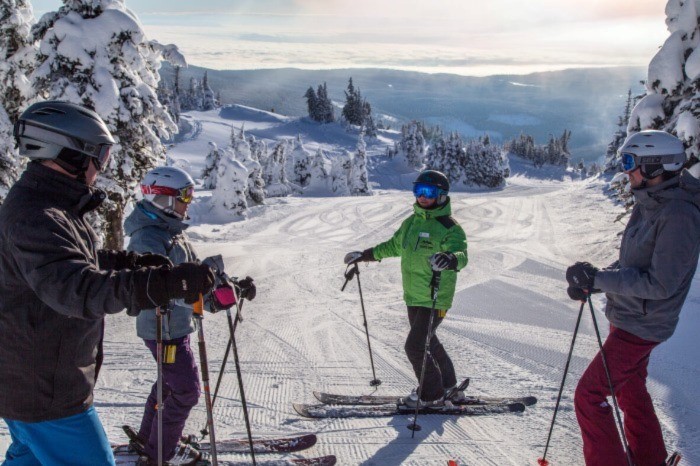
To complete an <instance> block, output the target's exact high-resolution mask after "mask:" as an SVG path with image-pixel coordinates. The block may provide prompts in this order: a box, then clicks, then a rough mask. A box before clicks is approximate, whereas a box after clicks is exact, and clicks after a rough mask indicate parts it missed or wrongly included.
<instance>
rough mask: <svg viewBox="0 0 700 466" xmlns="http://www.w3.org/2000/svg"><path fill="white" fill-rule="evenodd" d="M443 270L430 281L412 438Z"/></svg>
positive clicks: (417, 428) (436, 272) (416, 420)
mask: <svg viewBox="0 0 700 466" xmlns="http://www.w3.org/2000/svg"><path fill="white" fill-rule="evenodd" d="M441 275H442V273H441V272H438V271H435V270H434V271H433V278H432V280H431V281H430V286H431V288H432V295H433V305H432V306H431V308H430V319H429V320H428V333H427V335H426V337H425V347H424V348H423V364H422V365H421V369H420V380H419V381H418V392H417V393H416V394H417V395H418V400H417V401H416V412H415V414H414V415H413V422H412V423H411V424H409V425H408V426H407V427H408V428H409V429H411V430H412V431H413V432H411V438H413V437H414V436H415V435H416V431H417V430H420V429H421V427H420V426H419V425H418V411H419V408H420V397H421V394H422V391H423V380H424V379H425V365H426V364H427V362H428V353H430V340H431V339H432V337H433V320H434V319H435V306H436V305H437V298H438V291H439V290H440V276H441Z"/></svg>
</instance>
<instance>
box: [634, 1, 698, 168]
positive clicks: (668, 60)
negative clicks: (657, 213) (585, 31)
mask: <svg viewBox="0 0 700 466" xmlns="http://www.w3.org/2000/svg"><path fill="white" fill-rule="evenodd" d="M698 7H700V5H699V4H698V2H697V1H691V0H669V1H668V3H667V5H666V25H667V27H668V30H669V32H670V33H671V35H670V36H669V37H668V39H666V42H665V43H664V45H663V46H662V47H661V49H660V50H659V51H658V52H657V53H656V55H655V56H654V58H652V60H651V62H650V63H649V71H648V78H647V81H646V91H647V92H646V96H644V97H643V98H642V100H640V101H639V103H637V105H636V106H635V107H634V110H633V111H632V115H631V116H630V121H629V125H628V127H627V134H628V135H629V134H632V133H636V132H638V131H641V130H644V129H659V130H663V131H667V132H669V133H672V134H675V135H676V136H678V138H680V139H681V140H682V141H683V143H684V144H685V146H686V154H687V155H688V157H689V158H692V159H698V158H700V24H699V22H698V14H699V13H700V12H699V11H698Z"/></svg>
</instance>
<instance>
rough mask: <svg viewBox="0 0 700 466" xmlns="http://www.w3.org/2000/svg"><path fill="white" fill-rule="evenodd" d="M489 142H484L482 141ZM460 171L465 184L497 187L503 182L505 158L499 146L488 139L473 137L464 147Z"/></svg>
mask: <svg viewBox="0 0 700 466" xmlns="http://www.w3.org/2000/svg"><path fill="white" fill-rule="evenodd" d="M485 141H486V142H489V144H484V142H485ZM462 160H463V165H462V171H463V180H464V183H465V184H467V185H478V186H485V187H487V188H498V187H501V186H503V185H504V184H505V181H506V180H505V178H506V166H507V163H506V160H505V158H504V157H503V152H502V150H501V148H500V147H498V146H497V145H494V144H490V141H489V140H488V139H474V140H471V141H469V143H468V144H467V145H466V146H465V148H464V158H463V159H462Z"/></svg>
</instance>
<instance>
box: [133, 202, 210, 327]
mask: <svg viewBox="0 0 700 466" xmlns="http://www.w3.org/2000/svg"><path fill="white" fill-rule="evenodd" d="M187 226H188V225H186V224H185V223H183V222H182V221H181V220H179V219H177V218H174V217H170V216H168V215H165V213H163V211H162V210H160V209H158V208H156V207H154V206H152V205H151V203H150V202H147V201H140V202H138V203H137V204H136V208H135V209H134V211H133V212H132V213H131V214H130V215H129V216H128V217H127V219H126V221H125V222H124V231H125V233H126V235H127V236H130V237H131V240H130V241H129V246H128V247H127V250H128V251H134V252H137V253H145V252H151V253H156V254H162V255H164V256H167V257H168V258H169V259H170V260H171V261H172V263H173V265H177V264H181V263H183V262H194V261H195V260H197V256H196V255H195V253H194V251H193V249H192V245H191V244H190V242H189V239H188V238H187V234H186V233H185V229H186V228H187ZM171 308H172V309H171V311H170V312H168V313H167V315H166V316H165V317H164V318H163V338H164V339H165V340H172V339H174V338H180V337H184V336H185V335H189V334H190V333H192V332H194V330H195V328H194V322H193V321H192V306H191V305H189V304H186V303H185V302H184V301H183V300H181V299H178V300H174V301H172V303H171ZM136 334H137V335H138V336H139V337H141V338H143V339H144V340H155V339H156V313H155V309H148V310H144V311H141V313H140V314H139V316H138V317H137V318H136Z"/></svg>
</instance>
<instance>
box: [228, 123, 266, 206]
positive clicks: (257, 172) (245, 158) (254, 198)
mask: <svg viewBox="0 0 700 466" xmlns="http://www.w3.org/2000/svg"><path fill="white" fill-rule="evenodd" d="M253 139H254V138H253ZM231 150H232V151H233V155H234V157H235V159H236V160H238V161H239V162H241V163H242V164H243V166H244V167H245V168H246V170H247V171H248V181H247V183H246V191H245V194H246V199H247V200H249V201H251V202H253V203H255V204H262V203H263V202H264V201H265V191H264V188H265V183H264V181H263V179H262V166H261V165H260V162H258V160H257V159H256V158H255V156H254V155H253V151H252V150H251V148H250V143H249V142H248V140H247V139H246V136H245V132H244V131H243V128H241V131H240V133H239V134H238V136H237V137H236V138H234V140H233V141H232V143H231Z"/></svg>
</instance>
